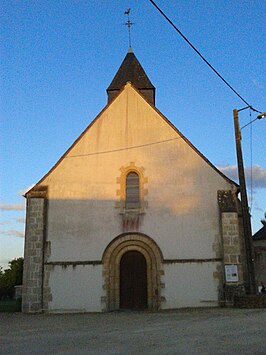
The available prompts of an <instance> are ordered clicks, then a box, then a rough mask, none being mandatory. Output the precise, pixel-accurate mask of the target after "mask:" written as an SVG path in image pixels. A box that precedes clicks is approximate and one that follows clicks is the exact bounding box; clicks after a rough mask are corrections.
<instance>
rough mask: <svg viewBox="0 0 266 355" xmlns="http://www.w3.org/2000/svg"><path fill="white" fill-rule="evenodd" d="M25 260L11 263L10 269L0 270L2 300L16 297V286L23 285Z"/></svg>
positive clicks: (19, 259)
mask: <svg viewBox="0 0 266 355" xmlns="http://www.w3.org/2000/svg"><path fill="white" fill-rule="evenodd" d="M23 260H24V259H23V258H17V259H14V260H12V261H9V263H8V264H9V268H8V269H6V270H3V269H2V268H0V299H1V300H3V299H8V298H12V297H13V296H14V292H15V288H14V286H16V285H21V284H22V275H23Z"/></svg>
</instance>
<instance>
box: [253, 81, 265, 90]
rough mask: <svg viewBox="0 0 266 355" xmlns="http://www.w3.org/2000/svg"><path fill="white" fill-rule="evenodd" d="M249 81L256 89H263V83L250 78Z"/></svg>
mask: <svg viewBox="0 0 266 355" xmlns="http://www.w3.org/2000/svg"><path fill="white" fill-rule="evenodd" d="M251 81H252V83H253V84H254V86H255V87H256V88H257V89H264V85H263V84H261V83H259V82H258V81H257V80H255V79H252V80H251Z"/></svg>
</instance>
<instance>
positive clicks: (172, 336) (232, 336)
mask: <svg viewBox="0 0 266 355" xmlns="http://www.w3.org/2000/svg"><path fill="white" fill-rule="evenodd" d="M265 320H266V310H265V309H256V310H241V309H226V308H215V309H214V308H211V309H209V308H208V309H189V310H184V309H183V310H174V311H162V312H157V313H152V312H130V311H128V312H113V313H101V314H50V315H49V314H35V315H26V314H21V313H13V314H11V313H9V314H7V313H2V314H0V353H1V354H12V355H14V354H27V355H28V354H263V355H265V354H266V324H265V323H266V322H265Z"/></svg>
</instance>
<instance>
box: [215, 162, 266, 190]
mask: <svg viewBox="0 0 266 355" xmlns="http://www.w3.org/2000/svg"><path fill="white" fill-rule="evenodd" d="M217 168H218V169H219V170H220V171H221V172H222V173H224V174H225V175H226V176H228V177H229V178H230V179H232V180H234V181H238V169H237V166H236V165H225V166H218V167H217ZM251 176H252V186H253V188H256V189H265V188H266V169H265V168H263V167H262V166H260V165H253V167H252V169H251V168H250V167H249V168H245V177H246V184H247V186H248V187H249V186H250V181H251Z"/></svg>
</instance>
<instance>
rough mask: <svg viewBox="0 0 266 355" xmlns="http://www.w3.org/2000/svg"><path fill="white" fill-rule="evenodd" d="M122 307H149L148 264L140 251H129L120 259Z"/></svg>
mask: <svg viewBox="0 0 266 355" xmlns="http://www.w3.org/2000/svg"><path fill="white" fill-rule="evenodd" d="M120 308H122V309H135V310H137V309H145V308H147V264H146V259H145V257H144V256H143V255H142V254H141V253H139V252H138V251H128V252H127V253H125V254H124V255H123V256H122V258H121V261H120Z"/></svg>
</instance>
